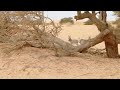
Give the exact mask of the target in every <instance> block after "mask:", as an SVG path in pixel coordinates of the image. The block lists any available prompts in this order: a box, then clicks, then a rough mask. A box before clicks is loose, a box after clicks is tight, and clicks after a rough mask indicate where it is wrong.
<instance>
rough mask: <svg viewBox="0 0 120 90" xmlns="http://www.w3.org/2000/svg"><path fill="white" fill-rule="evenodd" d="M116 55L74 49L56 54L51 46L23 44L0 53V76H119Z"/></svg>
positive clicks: (119, 65) (118, 63) (119, 63)
mask: <svg viewBox="0 0 120 90" xmlns="http://www.w3.org/2000/svg"><path fill="white" fill-rule="evenodd" d="M119 67H120V62H119V60H118V59H108V58H103V57H101V56H100V55H96V56H95V55H91V54H88V53H83V54H82V53H77V54H76V55H75V56H72V57H70V56H67V57H56V56H55V55H54V51H53V50H49V49H39V48H34V47H24V48H22V49H19V50H16V51H13V52H11V53H10V54H9V55H7V56H2V57H0V78H33V79H34V78H120V76H119V75H120V73H119V71H120V69H119Z"/></svg>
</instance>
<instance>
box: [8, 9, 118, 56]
mask: <svg viewBox="0 0 120 90" xmlns="http://www.w3.org/2000/svg"><path fill="white" fill-rule="evenodd" d="M7 14H8V16H9V17H10V19H11V22H13V23H14V24H15V25H17V26H18V27H19V26H22V27H27V28H25V29H30V28H32V29H33V30H32V32H29V31H27V33H26V34H28V33H31V34H30V35H31V36H32V37H27V36H29V35H27V36H26V37H22V36H21V37H20V38H24V39H21V40H24V41H25V42H24V43H23V44H22V45H24V44H26V43H27V44H30V45H31V46H34V47H47V48H48V47H50V48H55V50H57V51H58V52H59V51H61V50H62V52H65V53H66V54H67V55H70V54H72V53H74V52H83V51H85V50H87V49H88V48H90V47H92V46H94V45H96V44H99V43H101V42H103V41H104V42H105V46H106V52H107V56H108V57H110V58H116V57H118V56H119V55H118V43H117V42H116V36H115V35H114V34H113V32H112V29H111V28H110V27H109V25H108V24H107V21H106V18H107V14H106V11H100V18H97V16H96V15H97V13H96V12H95V11H92V13H91V12H89V11H86V12H83V13H81V11H77V16H75V19H76V20H80V19H84V18H88V19H90V20H91V21H92V22H93V23H94V24H95V25H96V26H97V28H98V30H99V31H100V34H99V35H97V36H96V37H94V38H91V39H90V40H88V41H86V42H84V43H83V44H82V45H78V46H73V45H71V44H70V43H67V42H65V41H63V40H61V39H60V38H58V37H57V36H55V35H54V34H53V33H51V32H55V33H56V32H58V31H57V29H58V28H57V27H56V26H55V24H54V22H53V21H52V20H51V19H50V20H51V22H52V25H53V26H54V28H52V29H50V30H48V29H49V28H44V27H45V26H46V24H45V23H41V14H40V11H24V12H22V11H21V12H20V11H12V12H7ZM44 18H45V17H44ZM39 26H43V28H39ZM33 37H36V38H33ZM18 41H20V40H17V41H16V42H18ZM16 42H15V43H16ZM20 43H21V42H20ZM16 46H17V47H18V46H20V47H21V45H16Z"/></svg>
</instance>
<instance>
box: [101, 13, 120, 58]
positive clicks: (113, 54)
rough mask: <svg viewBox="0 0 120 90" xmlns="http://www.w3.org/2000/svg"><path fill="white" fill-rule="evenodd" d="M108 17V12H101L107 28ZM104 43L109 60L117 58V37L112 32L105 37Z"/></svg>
mask: <svg viewBox="0 0 120 90" xmlns="http://www.w3.org/2000/svg"><path fill="white" fill-rule="evenodd" d="M106 17H107V13H106V11H101V12H100V19H101V20H102V21H103V22H104V23H105V25H106V27H108V24H107V21H106ZM104 41H105V47H106V52H107V56H108V57H109V58H117V57H118V56H119V54H118V44H117V42H116V37H115V35H114V34H113V32H112V31H111V32H110V33H109V34H108V35H106V36H105V37H104Z"/></svg>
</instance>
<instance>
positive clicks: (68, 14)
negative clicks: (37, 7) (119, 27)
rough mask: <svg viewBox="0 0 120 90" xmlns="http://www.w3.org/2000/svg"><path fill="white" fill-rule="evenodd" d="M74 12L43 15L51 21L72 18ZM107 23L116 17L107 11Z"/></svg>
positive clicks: (46, 12) (47, 12)
mask: <svg viewBox="0 0 120 90" xmlns="http://www.w3.org/2000/svg"><path fill="white" fill-rule="evenodd" d="M76 13H77V12H76V11H45V15H46V16H48V17H50V18H51V19H57V20H59V19H61V18H64V17H74V16H75V15H76ZM107 13H108V21H112V20H115V19H116V17H115V16H114V15H113V12H112V11H108V12H107Z"/></svg>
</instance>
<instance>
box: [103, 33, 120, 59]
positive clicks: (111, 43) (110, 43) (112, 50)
mask: <svg viewBox="0 0 120 90" xmlns="http://www.w3.org/2000/svg"><path fill="white" fill-rule="evenodd" d="M104 41H105V47H106V53H107V56H108V57H109V58H117V57H119V54H118V44H117V42H116V36H114V35H113V33H112V32H110V33H109V34H108V35H106V36H105V38H104Z"/></svg>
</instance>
